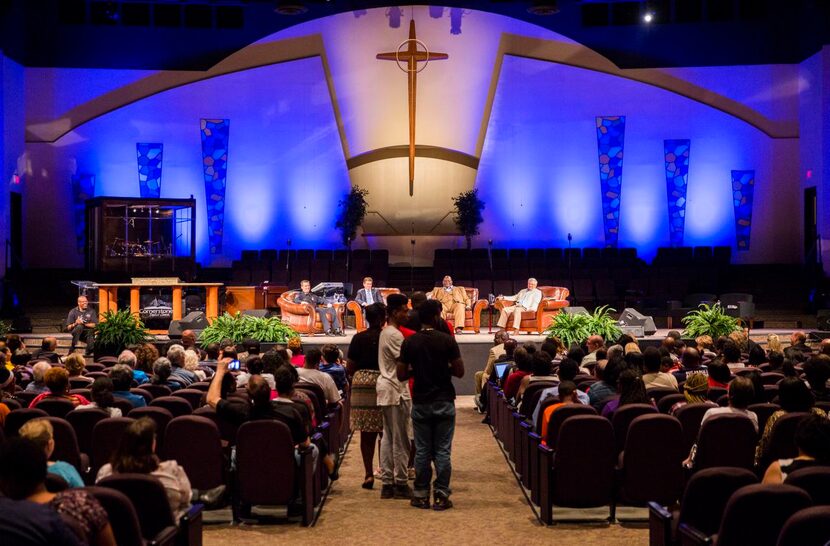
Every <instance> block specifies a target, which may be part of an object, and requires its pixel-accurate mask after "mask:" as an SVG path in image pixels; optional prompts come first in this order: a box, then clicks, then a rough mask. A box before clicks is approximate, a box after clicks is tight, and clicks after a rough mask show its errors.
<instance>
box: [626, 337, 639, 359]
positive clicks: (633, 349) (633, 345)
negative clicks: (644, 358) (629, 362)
mask: <svg viewBox="0 0 830 546" xmlns="http://www.w3.org/2000/svg"><path fill="white" fill-rule="evenodd" d="M633 353H642V351H641V350H640V344H639V343H637V342H636V341H631V342H629V343H626V344H625V345H623V354H624V355H625V356H628V355H630V354H633Z"/></svg>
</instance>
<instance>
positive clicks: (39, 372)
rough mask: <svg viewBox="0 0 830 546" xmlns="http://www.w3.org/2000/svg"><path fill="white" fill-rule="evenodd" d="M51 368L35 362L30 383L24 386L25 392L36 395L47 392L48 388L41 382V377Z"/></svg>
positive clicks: (47, 364)
mask: <svg viewBox="0 0 830 546" xmlns="http://www.w3.org/2000/svg"><path fill="white" fill-rule="evenodd" d="M51 367H52V365H51V364H49V363H48V362H37V363H36V364H35V365H34V366H32V382H31V383H29V384H28V385H26V392H36V393H38V394H40V393H43V392H49V387H47V386H46V383H44V382H43V376H45V375H46V372H48V371H49V369H50V368H51Z"/></svg>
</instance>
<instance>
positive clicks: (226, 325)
mask: <svg viewBox="0 0 830 546" xmlns="http://www.w3.org/2000/svg"><path fill="white" fill-rule="evenodd" d="M298 335H299V334H298V333H297V331H296V330H294V329H293V328H292V327H291V326H289V325H288V324H286V323H284V322H283V321H282V320H280V318H279V317H264V318H260V317H252V316H250V315H242V314H240V313H238V312H237V313H236V314H235V315H231V314H229V313H225V314H223V315H222V316H220V317H217V318H216V319H215V320H214V321H213V322H211V323H210V325H209V326H208V327H207V328H205V329H204V330H202V334H201V335H200V336H199V341H200V342H201V343H202V346H205V345H208V344H209V343H220V342H221V341H222V340H225V339H230V340H232V341H233V342H234V343H240V342H241V341H242V340H244V339H256V340H257V341H264V342H266V343H286V342H288V340H289V339H291V338H292V337H297V336H298Z"/></svg>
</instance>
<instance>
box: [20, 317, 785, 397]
mask: <svg viewBox="0 0 830 546" xmlns="http://www.w3.org/2000/svg"><path fill="white" fill-rule="evenodd" d="M794 331H795V330H792V329H778V328H761V329H756V330H752V331H751V332H750V338H751V339H752V340H753V341H755V342H757V343H760V344H761V345H766V341H767V336H768V335H769V334H777V335H778V336H779V337H780V338H781V343H783V344H784V345H785V346H787V345H788V344H789V342H790V335H791V334H792V333H793V332H794ZM668 332H669V330H668V329H659V330H657V332H656V333H655V334H654V335H651V336H645V337H641V338H638V339H637V342H638V343H639V344H640V347H641V348H645V347H648V346H655V347H657V346H659V345H660V343H661V342H662V340H663V339H664V338H665V337H666V334H667V333H668ZM355 333H356V331H355V330H353V329H348V330H346V332H345V335H342V336H334V337H329V336H325V335H322V334H318V335H313V336H302V341H303V345H304V346H305V347H306V348H310V347H317V348H319V347H321V346H323V345H326V344H328V343H333V344H335V345H337V346H338V347H339V348H340V349H341V350H342V351H343V354H346V353H347V352H348V349H349V343H350V342H351V340H352V337H353V336H354V334H355ZM495 333H496V328H493V330H492V332H488V331H487V329H484V330H482V332H481V333H478V334H476V333H472V332H465V333H462V334H458V335H456V336H455V339H456V340H457V341H458V346H459V348H460V349H461V357H462V358H463V360H464V369H465V373H464V377H462V378H460V379H459V378H455V379H453V382H454V383H455V389H456V392H457V394H459V395H469V394H475V383H474V379H475V373H476V372H478V371H481V370H483V369H484V366H485V364H487V352H488V351H489V350H490V348H491V347H492V346H493V336H494V334H495ZM46 335H49V336H54V337H56V338H57V339H58V348H59V350H58V352H59V353H61V354H63V353H64V352H65V350H66V348H68V347H69V343H70V341H71V339H72V336H71V335H70V334H66V333H61V334H24V335H22V336H21V337H22V338H23V340H24V343H25V344H26V346H27V347H28V348H29V349H30V350H31V349H34V348H37V347H40V342H41V340H42V339H43V338H44V337H45V336H46ZM154 337H155V342H156V343H157V344H159V345H162V344H165V343H167V342H168V341H169V339H170V338H169V337H168V336H166V335H157V336H154ZM513 337H514V339H516V340H517V341H518V342H519V343H520V344H521V343H536V344H537V345H541V343H542V342H543V341H544V339H545V337H544V336H542V335H537V334H519V335H516V336H513ZM270 345H271V344H263V350H265V349H267V347H268V346H270ZM61 349H63V350H61Z"/></svg>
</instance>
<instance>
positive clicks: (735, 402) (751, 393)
mask: <svg viewBox="0 0 830 546" xmlns="http://www.w3.org/2000/svg"><path fill="white" fill-rule="evenodd" d="M754 398H755V387H754V386H753V385H752V381H750V380H749V379H747V378H746V377H736V378H735V379H733V380H732V381H731V382H730V383H729V405H728V406H726V407H718V408H712V409H709V410H707V411H706V413H704V414H703V419H702V420H701V421H700V426H703V424H704V423H705V422H706V421H707V420H709V419H711V418H712V417H714V416H716V415H724V414H726V415H729V414H735V415H742V416H744V417H746V418H747V419H749V420H750V421H752V424H753V426H754V427H755V432H758V416H757V415H756V414H755V412H754V411H749V410H747V409H746V408H747V407H748V406H749V405H750V404H751V403H752V400H753V399H754Z"/></svg>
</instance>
